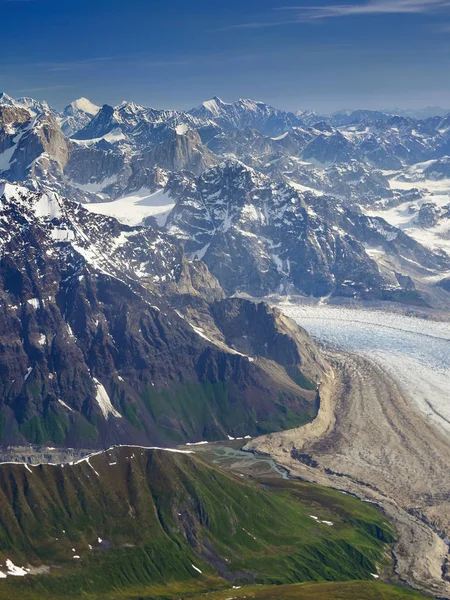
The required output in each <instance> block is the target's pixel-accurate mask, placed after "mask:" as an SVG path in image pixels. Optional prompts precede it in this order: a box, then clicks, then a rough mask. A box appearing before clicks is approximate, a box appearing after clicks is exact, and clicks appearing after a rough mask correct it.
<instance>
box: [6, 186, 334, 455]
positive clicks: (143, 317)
mask: <svg viewBox="0 0 450 600" xmlns="http://www.w3.org/2000/svg"><path fill="white" fill-rule="evenodd" d="M0 198H1V208H0V210H1V217H2V220H1V228H2V230H3V231H2V233H1V239H2V246H1V250H0V252H1V254H0V294H1V317H0V319H1V327H0V331H1V339H0V344H1V348H2V352H1V353H0V354H1V358H0V373H1V378H0V385H1V390H2V391H1V398H2V401H1V419H0V424H1V438H2V441H3V442H4V443H17V442H23V441H25V440H28V441H31V442H36V443H41V442H44V441H52V442H54V443H57V444H65V445H71V446H82V447H83V446H84V447H85V446H94V447H95V446H98V445H103V444H105V443H108V442H110V441H122V442H124V441H132V440H133V441H134V442H136V441H140V442H142V443H143V442H146V443H148V442H152V443H157V444H160V445H161V444H166V443H168V442H170V441H174V440H176V441H180V442H181V441H186V440H190V441H196V440H198V439H204V438H207V439H223V438H225V437H226V435H227V434H230V435H234V436H236V435H240V436H244V435H247V434H249V435H255V434H257V433H258V432H264V431H271V430H276V429H279V428H284V427H289V426H293V425H296V424H298V423H301V422H304V421H305V420H307V419H309V418H311V417H312V416H313V415H314V414H315V412H316V410H317V398H316V392H315V382H316V381H317V380H319V379H320V378H321V377H322V375H323V373H324V371H325V369H326V365H325V363H324V362H323V361H322V359H321V358H320V354H319V352H318V351H317V350H316V349H315V347H314V344H313V343H312V342H311V340H310V339H309V338H308V336H306V334H304V332H302V330H300V329H299V328H295V327H294V328H292V329H291V330H290V331H289V327H288V325H287V324H286V322H285V321H284V320H283V319H281V320H280V317H279V316H277V313H276V312H274V311H272V310H271V309H269V308H268V307H267V306H265V305H263V306H262V307H259V308H258V310H256V309H254V308H252V307H253V305H252V307H247V308H246V307H245V305H246V302H244V305H243V304H242V301H239V300H231V301H226V302H231V304H226V305H224V308H223V309H222V310H220V308H217V307H216V304H217V303H219V307H220V303H221V302H225V301H224V300H223V292H222V289H221V288H220V286H219V284H218V283H217V281H216V280H215V279H214V278H213V277H212V276H211V274H210V273H209V272H208V270H207V269H206V267H205V266H204V265H203V263H201V262H194V263H192V262H188V261H187V260H186V258H185V257H184V255H183V252H182V250H181V248H180V246H179V245H178V243H177V242H176V241H175V240H174V239H173V238H171V237H169V236H168V235H167V234H164V233H162V232H159V231H156V230H154V229H153V228H130V227H126V226H123V225H120V224H119V223H118V222H117V221H116V220H115V219H112V218H109V217H102V216H99V215H94V214H91V213H89V212H87V211H86V210H85V209H84V208H82V207H81V206H80V205H79V204H76V203H74V202H71V201H69V200H66V199H63V198H61V197H60V196H58V195H57V194H55V193H53V192H50V191H46V190H39V189H38V190H37V191H30V190H29V189H27V188H22V187H18V186H13V185H11V184H7V183H3V184H2V185H1V189H0ZM211 303H212V305H213V306H214V310H213V307H212V305H211ZM175 307H176V311H175V310H174V309H175ZM233 307H234V308H233ZM224 311H225V312H224ZM233 311H237V312H238V313H241V315H242V316H241V320H242V319H243V320H244V322H246V327H247V328H248V334H249V342H248V343H249V350H252V352H253V351H254V352H255V353H256V352H258V354H255V355H251V356H250V355H247V354H245V352H244V351H243V349H242V348H241V349H240V347H238V346H236V344H235V342H234V339H235V338H236V337H238V335H239V333H238V332H237V331H235V330H237V329H238V328H240V327H241V326H242V325H241V322H239V324H235V325H233V323H232V322H231V316H230V322H229V323H228V320H227V317H226V316H224V314H225V315H226V314H228V313H229V314H230V315H231V314H234V312H233ZM216 315H217V316H216ZM263 323H265V325H264V328H263ZM267 323H272V327H271V328H269V327H268V325H267ZM261 328H263V331H264V334H265V335H266V338H265V340H264V339H261V338H260V337H256V334H252V331H253V332H258V331H259V330H260V329H261ZM233 331H235V333H233ZM258 335H259V334H258ZM254 336H255V337H254ZM265 344H266V345H269V347H270V348H272V350H271V351H270V352H269V354H268V353H267V352H268V351H267V349H266V350H265V349H264V348H266V346H265ZM303 344H304V347H303ZM234 346H236V348H235V347H234ZM275 349H277V350H275Z"/></svg>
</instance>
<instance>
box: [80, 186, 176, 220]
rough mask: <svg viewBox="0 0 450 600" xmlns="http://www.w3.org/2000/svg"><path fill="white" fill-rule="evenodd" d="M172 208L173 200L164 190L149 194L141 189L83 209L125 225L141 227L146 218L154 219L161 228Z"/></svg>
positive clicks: (88, 205)
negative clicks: (112, 218) (114, 219)
mask: <svg viewBox="0 0 450 600" xmlns="http://www.w3.org/2000/svg"><path fill="white" fill-rule="evenodd" d="M174 206H175V202H174V200H173V198H171V197H170V195H169V194H168V193H167V192H166V191H165V190H164V189H162V190H158V191H157V192H150V191H149V190H148V189H146V188H142V189H141V190H139V191H138V192H135V193H134V194H132V195H130V196H123V197H122V198H118V199H117V200H113V201H112V202H98V203H94V204H86V205H85V208H87V209H88V210H89V211H91V212H93V213H97V214H101V215H106V216H109V217H115V218H116V219H117V220H118V221H120V222H121V223H124V224H125V225H131V226H134V225H141V224H142V222H143V221H144V219H146V218H147V217H155V219H156V221H157V223H158V225H160V226H163V225H165V223H166V220H167V217H168V216H169V213H170V211H171V210H172V208H173V207H174Z"/></svg>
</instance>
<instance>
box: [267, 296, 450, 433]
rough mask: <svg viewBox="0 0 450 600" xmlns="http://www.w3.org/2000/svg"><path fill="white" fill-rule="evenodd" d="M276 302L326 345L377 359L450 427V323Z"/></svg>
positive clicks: (439, 421) (425, 409)
mask: <svg viewBox="0 0 450 600" xmlns="http://www.w3.org/2000/svg"><path fill="white" fill-rule="evenodd" d="M277 306H278V308H280V309H281V310H282V311H283V312H284V313H285V314H286V315H288V316H289V317H291V318H293V319H294V320H295V321H296V322H297V323H299V325H301V326H302V327H304V328H305V329H306V330H307V331H308V332H309V333H310V334H311V335H312V336H313V337H314V338H315V339H316V340H318V341H320V342H322V343H323V344H325V345H326V346H327V347H329V348H337V349H340V350H347V351H352V352H358V353H360V354H362V355H366V356H368V357H370V358H371V359H372V360H374V361H375V362H377V363H378V364H379V365H380V366H381V367H382V368H383V369H384V370H385V371H386V372H387V373H389V374H390V375H391V376H392V377H393V378H394V379H395V380H396V381H397V383H398V384H399V386H400V387H401V388H402V390H403V391H404V392H405V393H406V395H407V396H409V397H410V398H411V400H412V401H413V402H414V403H415V404H416V406H417V407H418V408H419V409H420V410H421V411H422V412H423V413H424V414H425V415H426V416H427V417H428V418H429V419H430V420H432V421H433V422H434V423H436V424H437V425H439V426H440V427H441V428H443V429H444V430H446V431H447V432H450V322H437V321H432V320H427V319H419V318H414V317H406V316H402V315H397V314H394V313H386V312H381V311H374V310H362V309H349V308H341V307H331V306H323V305H322V306H304V305H299V304H291V303H290V302H287V301H284V302H281V303H279V304H278V305H277Z"/></svg>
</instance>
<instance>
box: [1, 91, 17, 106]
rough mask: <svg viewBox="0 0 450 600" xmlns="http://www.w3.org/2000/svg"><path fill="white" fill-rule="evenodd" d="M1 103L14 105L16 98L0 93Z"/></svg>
mask: <svg viewBox="0 0 450 600" xmlns="http://www.w3.org/2000/svg"><path fill="white" fill-rule="evenodd" d="M0 102H1V103H2V104H14V98H11V96H8V94H5V92H0Z"/></svg>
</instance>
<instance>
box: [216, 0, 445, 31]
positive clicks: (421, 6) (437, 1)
mask: <svg viewBox="0 0 450 600" xmlns="http://www.w3.org/2000/svg"><path fill="white" fill-rule="evenodd" d="M449 8H450V0H369V2H360V3H355V4H334V5H326V6H325V5H310V6H282V7H280V8H276V9H274V10H276V11H291V12H293V13H295V14H294V15H293V16H292V18H290V19H277V20H270V19H269V20H267V21H251V22H249V23H238V24H235V25H230V26H228V27H223V28H221V29H222V30H225V31H226V30H232V29H266V28H268V27H279V26H282V25H295V24H300V23H304V22H305V21H314V20H321V19H330V18H333V17H334V18H336V17H351V16H358V15H366V16H367V15H383V14H424V13H437V12H439V11H444V10H446V9H449Z"/></svg>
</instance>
